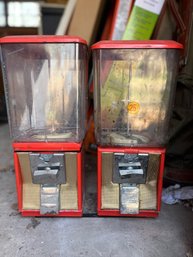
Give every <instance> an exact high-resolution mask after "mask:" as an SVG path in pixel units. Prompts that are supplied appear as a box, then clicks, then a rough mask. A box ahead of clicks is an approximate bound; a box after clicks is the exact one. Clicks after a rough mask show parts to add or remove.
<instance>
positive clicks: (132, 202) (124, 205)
mask: <svg viewBox="0 0 193 257" xmlns="http://www.w3.org/2000/svg"><path fill="white" fill-rule="evenodd" d="M119 190H120V201H119V208H120V213H121V214H138V213H139V188H138V187H137V186H136V185H131V184H120V188H119Z"/></svg>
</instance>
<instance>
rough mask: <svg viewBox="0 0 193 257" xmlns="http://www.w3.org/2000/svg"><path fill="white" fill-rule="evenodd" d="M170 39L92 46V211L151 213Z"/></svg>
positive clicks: (164, 122)
mask: <svg viewBox="0 0 193 257" xmlns="http://www.w3.org/2000/svg"><path fill="white" fill-rule="evenodd" d="M181 48H182V45H180V44H179V43H176V42H174V41H101V42H98V43H96V44H95V45H93V46H92V50H93V63H94V89H95V92H94V93H95V96H94V100H95V101H94V104H95V107H94V112H95V135H96V140H97V143H98V145H99V147H98V215H101V216H139V217H140V216H145V217H156V216H157V215H158V213H159V211H160V201H161V191H162V176H163V169H164V156H165V148H164V145H165V144H166V142H167V136H168V131H169V119H170V115H171V111H172V101H173V98H174V92H175V78H176V73H177V68H178V56H179V52H180V51H179V50H180V49H181Z"/></svg>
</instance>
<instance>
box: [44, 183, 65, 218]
mask: <svg viewBox="0 0 193 257" xmlns="http://www.w3.org/2000/svg"><path fill="white" fill-rule="evenodd" d="M59 192H60V189H59V186H50V185H41V193H40V214H52V215H53V214H58V212H59V205H60V204H59V203H60V199H59V196H60V194H59Z"/></svg>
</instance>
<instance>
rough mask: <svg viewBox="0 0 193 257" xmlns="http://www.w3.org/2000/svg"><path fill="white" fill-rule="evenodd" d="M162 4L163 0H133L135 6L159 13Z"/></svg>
mask: <svg viewBox="0 0 193 257" xmlns="http://www.w3.org/2000/svg"><path fill="white" fill-rule="evenodd" d="M163 4H164V0H136V2H135V6H138V7H141V8H143V9H145V10H147V11H149V12H152V13H155V14H160V12H161V9H162V6H163Z"/></svg>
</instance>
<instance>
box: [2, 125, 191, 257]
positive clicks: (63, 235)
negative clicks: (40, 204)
mask: <svg viewBox="0 0 193 257" xmlns="http://www.w3.org/2000/svg"><path fill="white" fill-rule="evenodd" d="M0 152H1V154H0V163H1V166H0V167H1V169H0V171H1V172H0V257H1V256H2V257H16V256H18V257H22V256H23V257H26V256H36V257H39V256H41V257H44V256H46V257H53V256H62V257H63V256H64V257H81V256H89V257H97V256H99V257H193V212H192V211H191V210H190V209H188V208H186V207H184V206H180V205H174V206H167V205H163V206H162V211H161V213H160V216H159V217H158V218H157V219H137V218H97V217H89V218H88V217H87V218H85V217H84V218H23V217H21V215H20V214H19V213H18V211H17V199H16V193H15V176H14V172H13V164H12V159H11V156H10V152H11V150H10V140H9V136H8V127H7V124H0ZM88 158H89V159H91V158H92V157H88ZM10 160H11V161H10ZM87 165H88V166H87V171H89V176H87V177H88V179H87V182H89V183H91V182H92V179H91V177H94V176H95V177H96V174H95V170H94V169H92V168H91V167H90V165H89V162H88V163H87ZM93 185H94V186H93V187H91V186H89V187H88V192H87V196H86V199H87V206H88V205H91V206H92V208H91V209H92V211H95V210H96V208H95V205H94V201H93V200H92V199H95V195H96V188H95V185H96V182H95V183H94V184H93ZM93 196H94V197H93ZM91 198H92V199H91ZM92 211H90V212H92Z"/></svg>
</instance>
